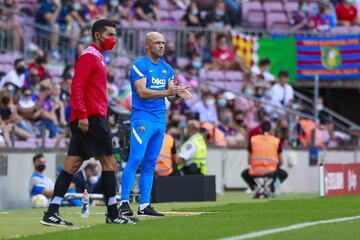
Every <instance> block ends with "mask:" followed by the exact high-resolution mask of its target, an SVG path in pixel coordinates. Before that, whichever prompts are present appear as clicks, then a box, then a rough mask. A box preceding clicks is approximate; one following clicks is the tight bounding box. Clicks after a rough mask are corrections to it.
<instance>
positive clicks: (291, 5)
mask: <svg viewBox="0 0 360 240" xmlns="http://www.w3.org/2000/svg"><path fill="white" fill-rule="evenodd" d="M298 8H299V2H285V11H286V12H287V13H291V12H293V11H297V10H298Z"/></svg>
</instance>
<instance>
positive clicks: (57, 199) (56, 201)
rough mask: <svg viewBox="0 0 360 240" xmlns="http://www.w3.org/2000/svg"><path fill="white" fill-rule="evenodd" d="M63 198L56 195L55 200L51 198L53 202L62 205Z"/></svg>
mask: <svg viewBox="0 0 360 240" xmlns="http://www.w3.org/2000/svg"><path fill="white" fill-rule="evenodd" d="M62 200H63V198H62V197H57V196H55V197H54V198H53V200H51V204H56V205H61V202H62Z"/></svg>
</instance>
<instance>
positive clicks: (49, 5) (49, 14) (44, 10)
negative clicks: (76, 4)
mask: <svg viewBox="0 0 360 240" xmlns="http://www.w3.org/2000/svg"><path fill="white" fill-rule="evenodd" d="M61 9H62V5H61V1H60V0H43V1H42V3H41V5H40V7H39V9H38V10H37V11H36V13H35V23H36V24H39V25H42V26H43V27H45V28H46V29H47V30H45V31H44V30H39V32H38V34H39V35H40V36H48V35H50V45H51V49H52V50H51V55H52V57H53V58H54V59H57V60H60V59H61V55H60V53H59V51H58V46H59V34H58V33H59V31H60V25H59V23H58V18H59V15H60V12H61Z"/></svg>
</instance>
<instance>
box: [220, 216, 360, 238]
mask: <svg viewBox="0 0 360 240" xmlns="http://www.w3.org/2000/svg"><path fill="white" fill-rule="evenodd" d="M356 219H360V216H353V217H344V218H333V219H329V220H321V221H316V222H305V223H299V224H294V225H290V226H287V227H281V228H274V229H269V230H263V231H258V232H252V233H247V234H243V235H238V236H234V237H228V238H222V239H221V240H243V239H251V238H256V237H262V236H265V235H270V234H274V233H280V232H287V231H291V230H296V229H301V228H306V227H311V226H314V225H319V224H327V223H336V222H346V221H351V220H356Z"/></svg>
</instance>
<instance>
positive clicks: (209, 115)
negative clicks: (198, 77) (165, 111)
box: [191, 92, 218, 123]
mask: <svg viewBox="0 0 360 240" xmlns="http://www.w3.org/2000/svg"><path fill="white" fill-rule="evenodd" d="M191 111H192V112H198V113H199V116H200V121H201V122H208V123H217V122H218V115H217V111H216V107H215V98H214V96H213V95H212V94H211V93H209V92H203V94H202V96H201V100H200V101H198V102H197V103H195V104H194V105H193V106H192V107H191Z"/></svg>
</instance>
